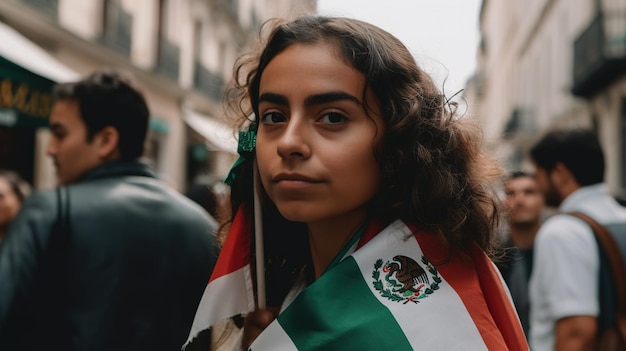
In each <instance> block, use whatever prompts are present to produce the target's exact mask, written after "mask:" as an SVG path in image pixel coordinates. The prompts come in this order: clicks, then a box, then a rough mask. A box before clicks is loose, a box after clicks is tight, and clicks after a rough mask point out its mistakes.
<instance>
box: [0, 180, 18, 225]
mask: <svg viewBox="0 0 626 351" xmlns="http://www.w3.org/2000/svg"><path fill="white" fill-rule="evenodd" d="M20 205H21V202H20V200H19V198H18V197H17V195H16V194H15V193H14V192H13V188H12V187H11V184H10V183H9V181H8V180H6V179H4V178H2V177H0V229H2V228H6V227H7V226H8V225H9V223H10V222H11V220H13V218H14V217H15V216H16V215H17V212H18V211H19V209H20Z"/></svg>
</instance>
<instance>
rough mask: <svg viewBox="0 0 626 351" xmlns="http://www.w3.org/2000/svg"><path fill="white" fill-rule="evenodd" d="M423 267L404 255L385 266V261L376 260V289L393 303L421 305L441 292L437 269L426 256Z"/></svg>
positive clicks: (373, 273) (374, 272)
mask: <svg viewBox="0 0 626 351" xmlns="http://www.w3.org/2000/svg"><path fill="white" fill-rule="evenodd" d="M422 263H423V264H424V266H422V265H420V264H419V263H417V262H415V260H413V259H412V258H410V257H407V256H402V255H396V256H394V257H393V259H392V260H391V261H389V260H388V261H386V262H385V263H384V264H383V260H382V259H378V260H376V263H374V271H373V272H372V278H373V279H374V281H373V285H374V289H376V290H377V291H378V292H379V293H380V294H381V296H382V297H384V298H387V299H389V300H391V301H395V302H402V303H403V304H406V303H408V302H413V303H418V302H419V300H421V299H423V298H426V297H428V296H430V295H431V294H433V293H434V292H435V291H436V290H438V289H439V284H440V283H441V277H439V273H438V272H437V269H436V268H435V266H433V265H432V263H430V261H429V260H428V259H427V258H426V256H422ZM381 269H382V272H381ZM381 275H382V276H381ZM429 275H430V278H429ZM431 281H432V282H431Z"/></svg>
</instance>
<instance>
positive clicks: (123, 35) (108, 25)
mask: <svg viewBox="0 0 626 351" xmlns="http://www.w3.org/2000/svg"><path fill="white" fill-rule="evenodd" d="M132 28H133V17H132V15H131V14H129V13H127V12H126V11H125V10H124V9H123V8H122V7H121V6H120V4H119V3H118V2H117V1H107V2H106V3H105V13H104V33H103V36H102V41H103V42H104V43H105V44H106V45H108V46H109V47H112V48H114V49H116V50H118V51H120V52H122V53H123V54H125V55H127V56H130V51H131V32H132Z"/></svg>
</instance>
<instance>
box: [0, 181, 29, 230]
mask: <svg viewBox="0 0 626 351" xmlns="http://www.w3.org/2000/svg"><path fill="white" fill-rule="evenodd" d="M29 194H30V185H29V184H28V183H27V182H26V181H25V180H23V179H22V178H21V177H20V176H19V175H18V174H17V172H14V171H10V170H7V169H0V242H2V239H3V238H4V233H5V232H6V231H7V229H8V227H9V224H11V221H13V218H15V216H16V215H17V212H18V211H19V210H20V207H21V206H22V202H24V199H25V198H26V197H27V196H28V195H29Z"/></svg>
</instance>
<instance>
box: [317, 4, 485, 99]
mask: <svg viewBox="0 0 626 351" xmlns="http://www.w3.org/2000/svg"><path fill="white" fill-rule="evenodd" d="M480 3H481V0H388V1H382V0H318V2H317V8H318V12H319V13H321V14H325V15H339V16H346V17H352V18H358V19H360V20H364V21H366V22H370V23H372V24H375V25H377V26H379V27H381V28H383V29H385V30H387V31H388V32H390V33H392V34H393V35H395V36H396V37H398V38H399V39H400V40H401V41H402V42H403V43H404V44H405V45H406V46H407V47H408V48H409V50H411V52H412V53H413V56H415V58H416V60H417V62H418V64H419V65H421V66H422V68H424V69H425V70H426V71H427V72H428V73H430V74H431V76H433V78H434V79H435V82H436V83H437V85H438V86H439V88H440V89H441V88H442V85H443V82H444V80H445V79H446V77H447V80H446V83H445V93H446V95H447V96H451V95H452V94H454V93H455V92H457V91H458V90H460V89H463V87H464V86H465V82H466V81H467V79H469V78H470V77H471V75H472V74H473V73H474V67H475V65H476V49H477V46H478V41H479V35H478V13H479V9H480Z"/></svg>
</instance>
